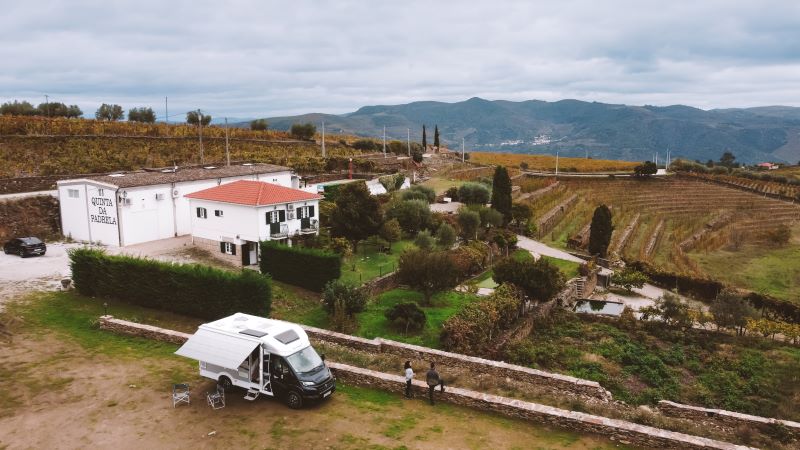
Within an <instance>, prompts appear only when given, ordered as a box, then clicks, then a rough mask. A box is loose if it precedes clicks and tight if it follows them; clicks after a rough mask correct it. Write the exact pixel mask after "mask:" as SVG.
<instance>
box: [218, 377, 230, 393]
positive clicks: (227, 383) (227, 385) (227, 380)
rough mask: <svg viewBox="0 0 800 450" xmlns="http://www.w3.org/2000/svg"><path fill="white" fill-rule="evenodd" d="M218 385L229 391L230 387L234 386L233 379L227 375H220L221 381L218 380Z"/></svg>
mask: <svg viewBox="0 0 800 450" xmlns="http://www.w3.org/2000/svg"><path fill="white" fill-rule="evenodd" d="M217 386H219V387H221V388H222V390H223V391H227V390H228V389H230V388H231V386H233V383H232V382H231V379H230V378H228V377H226V376H225V375H223V376H221V377H219V381H217Z"/></svg>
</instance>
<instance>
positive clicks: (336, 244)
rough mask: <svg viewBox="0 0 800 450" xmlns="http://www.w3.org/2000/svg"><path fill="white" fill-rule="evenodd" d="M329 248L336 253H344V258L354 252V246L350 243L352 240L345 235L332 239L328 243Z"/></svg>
mask: <svg viewBox="0 0 800 450" xmlns="http://www.w3.org/2000/svg"><path fill="white" fill-rule="evenodd" d="M328 249H329V250H330V251H332V252H334V253H338V254H339V255H342V258H347V257H348V256H350V255H352V254H353V247H352V246H351V245H350V241H348V240H347V239H345V238H343V237H335V238H333V239H331V241H330V243H329V244H328Z"/></svg>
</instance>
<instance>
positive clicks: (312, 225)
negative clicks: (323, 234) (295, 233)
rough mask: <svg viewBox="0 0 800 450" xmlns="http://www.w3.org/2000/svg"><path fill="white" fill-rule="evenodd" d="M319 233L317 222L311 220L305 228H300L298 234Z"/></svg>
mask: <svg viewBox="0 0 800 450" xmlns="http://www.w3.org/2000/svg"><path fill="white" fill-rule="evenodd" d="M317 231H319V221H318V220H312V221H311V223H310V224H309V225H308V226H307V227H302V228H300V234H312V233H316V232H317Z"/></svg>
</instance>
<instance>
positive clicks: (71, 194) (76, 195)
mask: <svg viewBox="0 0 800 450" xmlns="http://www.w3.org/2000/svg"><path fill="white" fill-rule="evenodd" d="M67 196H68V197H69V198H80V196H81V191H79V190H77V189H67Z"/></svg>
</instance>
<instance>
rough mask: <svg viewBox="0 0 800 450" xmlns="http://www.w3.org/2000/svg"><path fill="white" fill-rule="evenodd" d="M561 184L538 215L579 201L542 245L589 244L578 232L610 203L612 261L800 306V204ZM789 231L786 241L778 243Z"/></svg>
mask: <svg viewBox="0 0 800 450" xmlns="http://www.w3.org/2000/svg"><path fill="white" fill-rule="evenodd" d="M559 181H560V184H559V186H558V189H553V190H552V191H550V192H548V193H547V194H546V195H544V196H542V197H540V198H539V199H536V200H534V201H533V202H532V205H533V208H534V210H535V211H536V214H537V215H536V217H539V215H541V214H543V213H544V211H547V210H548V209H549V208H552V207H553V206H554V205H558V204H560V202H562V201H564V200H566V199H568V198H569V197H570V196H571V195H573V194H577V195H578V201H577V202H576V203H574V204H573V205H572V206H570V208H569V210H568V211H566V212H565V213H564V214H563V216H562V217H561V219H560V220H559V221H558V223H557V224H555V225H554V226H553V227H552V229H550V230H548V232H547V233H546V234H544V235H543V236H542V238H543V240H544V241H545V242H547V243H549V244H551V245H554V246H557V247H561V248H567V247H568V244H570V245H573V246H575V245H578V246H581V245H583V246H585V244H586V241H587V239H583V238H582V236H581V232H585V231H586V229H587V228H586V225H587V224H589V223H590V221H591V217H592V213H593V211H594V208H595V207H597V206H598V205H600V204H602V203H605V204H606V205H608V206H609V207H611V210H612V214H613V221H614V233H613V235H612V240H611V245H610V247H609V248H610V250H611V251H612V257H621V258H624V259H626V260H640V261H646V262H649V263H651V264H653V265H655V266H657V267H661V268H663V269H666V270H669V271H675V272H680V273H686V274H692V275H695V276H708V277H711V278H714V279H719V280H721V281H724V282H726V283H730V284H733V285H737V286H739V287H742V288H746V289H750V290H754V291H756V292H761V293H765V294H770V295H773V296H776V297H778V298H783V299H786V300H791V301H796V302H800V205H797V204H793V203H791V202H787V201H781V200H776V199H772V198H769V197H764V196H761V195H757V194H754V193H750V192H746V191H742V190H739V189H735V188H728V187H725V186H722V185H719V184H715V183H707V182H702V181H699V180H692V179H680V178H678V179H675V178H668V179H663V178H662V179H647V180H636V179H601V178H593V179H575V178H571V179H561V180H559ZM626 229H627V230H628V231H627V233H626ZM787 229H788V230H789V236H788V240H787V239H786V237H785V234H784V238H783V239H781V238H780V231H781V230H783V231H785V230H787ZM622 239H624V240H625V242H620V241H621V240H622ZM620 244H623V245H620ZM764 267H769V269H764Z"/></svg>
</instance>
